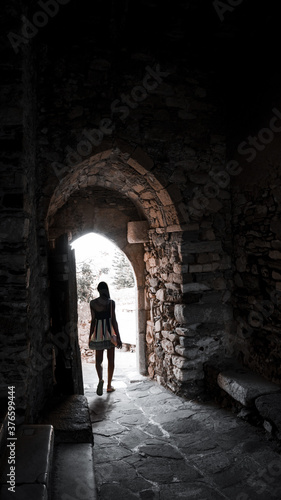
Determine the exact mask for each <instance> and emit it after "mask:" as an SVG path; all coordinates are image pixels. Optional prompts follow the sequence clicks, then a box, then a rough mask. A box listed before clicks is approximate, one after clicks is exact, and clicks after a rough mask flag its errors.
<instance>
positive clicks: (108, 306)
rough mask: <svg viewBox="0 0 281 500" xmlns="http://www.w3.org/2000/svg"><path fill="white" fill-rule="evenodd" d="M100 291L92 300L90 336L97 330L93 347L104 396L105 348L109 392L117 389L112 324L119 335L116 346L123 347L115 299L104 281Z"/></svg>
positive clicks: (99, 391)
mask: <svg viewBox="0 0 281 500" xmlns="http://www.w3.org/2000/svg"><path fill="white" fill-rule="evenodd" d="M98 292H99V294H100V296H99V297H98V298H97V299H94V300H91V302H90V309H91V315H92V321H91V327H90V337H91V335H92V333H93V332H94V331H95V339H94V347H93V349H95V351H96V370H97V374H98V377H99V383H98V387H97V394H98V396H102V394H103V383H104V380H103V378H102V372H103V367H102V362H103V351H104V349H106V350H107V359H108V376H107V392H112V391H114V390H115V389H114V387H112V385H111V381H112V377H113V372H114V357H115V346H114V345H113V344H112V342H111V340H108V332H110V333H111V325H112V326H113V328H114V330H115V333H116V335H117V346H116V347H117V348H118V349H121V347H122V341H121V338H120V334H119V329H118V323H117V320H116V316H115V302H114V300H111V299H110V295H109V289H108V286H107V284H106V283H105V282H104V281H101V282H100V283H99V284H98Z"/></svg>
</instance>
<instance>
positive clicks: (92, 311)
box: [89, 302, 95, 338]
mask: <svg viewBox="0 0 281 500" xmlns="http://www.w3.org/2000/svg"><path fill="white" fill-rule="evenodd" d="M90 309H91V316H92V320H91V326H90V334H89V338H90V337H91V335H92V333H93V331H94V326H95V311H94V309H93V308H92V307H91V302H90Z"/></svg>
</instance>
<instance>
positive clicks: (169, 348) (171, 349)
mask: <svg viewBox="0 0 281 500" xmlns="http://www.w3.org/2000/svg"><path fill="white" fill-rule="evenodd" d="M161 344H162V347H163V349H164V351H166V352H167V353H169V354H173V353H174V352H175V349H174V346H173V343H172V342H171V341H170V340H167V339H165V340H162V342H161Z"/></svg>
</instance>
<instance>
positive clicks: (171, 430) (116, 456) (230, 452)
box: [83, 351, 281, 500]
mask: <svg viewBox="0 0 281 500" xmlns="http://www.w3.org/2000/svg"><path fill="white" fill-rule="evenodd" d="M116 354H117V356H116V372H115V377H114V384H113V385H114V386H115V387H116V391H115V392H113V393H111V394H108V393H106V392H105V393H104V395H103V396H102V397H99V396H97V395H96V394H95V389H96V383H97V377H96V374H95V366H94V365H93V364H87V365H84V367H83V370H84V385H85V394H86V396H87V397H88V401H89V406H90V412H91V420H92V424H93V433H94V440H95V446H94V450H95V451H94V460H95V477H96V483H97V488H98V499H99V500H121V499H122V500H135V499H143V500H177V499H184V500H219V499H231V500H269V499H275V498H276V499H280V498H281V457H280V455H279V453H278V451H277V450H278V446H277V443H276V442H274V441H270V440H269V438H268V435H267V434H266V433H265V432H263V431H262V430H258V429H256V428H254V427H252V426H251V425H250V424H248V423H246V422H244V421H242V420H241V419H238V418H237V417H236V416H235V415H233V414H232V413H230V412H229V411H227V410H223V409H220V408H218V407H217V406H215V405H214V404H211V403H201V402H200V403H199V402H195V401H186V400H184V399H182V398H180V397H177V396H175V395H173V394H171V393H170V392H169V391H167V390H166V389H164V388H163V387H161V386H159V385H158V384H157V383H155V382H153V381H151V380H149V379H146V378H143V377H141V376H140V375H138V374H137V373H136V372H135V371H134V370H135V355H134V354H131V353H124V352H118V351H117V352H116ZM105 369H106V365H105ZM105 379H106V377H105Z"/></svg>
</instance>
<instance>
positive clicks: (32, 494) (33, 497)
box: [0, 484, 48, 500]
mask: <svg viewBox="0 0 281 500" xmlns="http://www.w3.org/2000/svg"><path fill="white" fill-rule="evenodd" d="M0 498H1V500H11V498H12V499H13V500H48V492H47V488H46V486H45V485H44V484H21V485H17V486H16V487H15V492H14V493H13V492H11V491H8V485H5V486H4V485H2V486H0Z"/></svg>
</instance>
